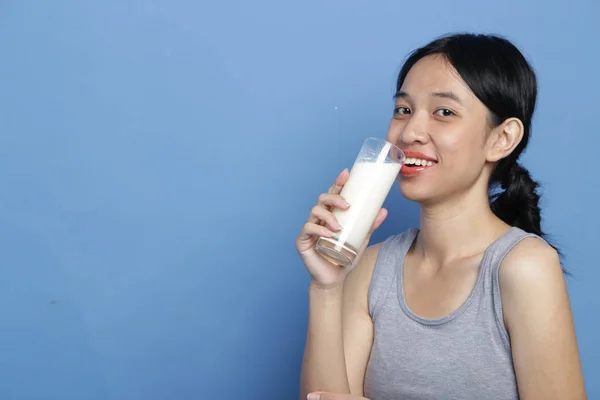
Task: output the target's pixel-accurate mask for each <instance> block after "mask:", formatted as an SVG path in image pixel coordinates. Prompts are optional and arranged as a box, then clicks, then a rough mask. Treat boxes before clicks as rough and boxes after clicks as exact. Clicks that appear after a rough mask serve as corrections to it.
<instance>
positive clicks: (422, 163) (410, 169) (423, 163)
mask: <svg viewBox="0 0 600 400" xmlns="http://www.w3.org/2000/svg"><path fill="white" fill-rule="evenodd" d="M436 164H437V161H431V160H424V159H421V158H412V157H409V158H407V159H406V160H405V161H404V164H403V165H402V168H400V174H401V175H402V176H405V177H411V176H416V175H419V174H420V173H421V172H423V171H425V170H426V169H429V168H431V167H433V166H435V165H436Z"/></svg>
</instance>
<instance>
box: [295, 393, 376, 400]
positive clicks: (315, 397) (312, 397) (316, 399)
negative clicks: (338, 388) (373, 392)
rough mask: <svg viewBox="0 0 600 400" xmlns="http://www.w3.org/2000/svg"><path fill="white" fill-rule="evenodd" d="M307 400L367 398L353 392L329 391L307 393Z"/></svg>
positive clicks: (358, 399)
mask: <svg viewBox="0 0 600 400" xmlns="http://www.w3.org/2000/svg"><path fill="white" fill-rule="evenodd" d="M307 400H369V399H367V398H366V397H361V396H356V395H353V394H342V393H329V392H313V393H309V394H308V397H307Z"/></svg>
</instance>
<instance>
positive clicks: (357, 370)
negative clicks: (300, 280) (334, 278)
mask: <svg viewBox="0 0 600 400" xmlns="http://www.w3.org/2000/svg"><path fill="white" fill-rule="evenodd" d="M378 251H379V245H374V246H371V247H369V248H367V249H366V250H365V252H364V254H363V255H362V257H361V259H360V261H359V263H358V265H357V266H356V267H355V268H354V270H353V271H352V272H351V273H350V274H348V276H347V277H346V280H345V282H344V284H343V287H339V288H338V287H334V288H319V287H316V286H314V285H311V287H310V289H309V321H308V333H307V338H306V346H305V351H304V359H303V362H302V376H301V384H300V386H301V390H300V392H301V393H300V398H301V399H306V396H307V394H308V393H311V392H317V391H326V392H334V393H352V394H356V395H361V396H362V394H363V382H364V375H365V370H366V366H367V361H368V358H369V354H370V351H371V344H372V341H373V324H372V322H371V318H370V316H369V312H368V305H367V292H368V287H369V283H370V279H371V274H372V270H373V266H374V264H375V260H376V257H377V253H378Z"/></svg>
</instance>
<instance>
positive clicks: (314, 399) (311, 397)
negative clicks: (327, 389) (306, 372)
mask: <svg viewBox="0 0 600 400" xmlns="http://www.w3.org/2000/svg"><path fill="white" fill-rule="evenodd" d="M320 398H321V395H320V394H319V393H309V394H308V396H306V400H319V399H320Z"/></svg>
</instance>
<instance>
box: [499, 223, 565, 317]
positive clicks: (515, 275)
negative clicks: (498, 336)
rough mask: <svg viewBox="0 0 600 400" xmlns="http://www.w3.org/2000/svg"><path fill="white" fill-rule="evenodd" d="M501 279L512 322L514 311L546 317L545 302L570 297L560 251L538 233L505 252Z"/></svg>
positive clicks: (506, 311)
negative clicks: (567, 291) (567, 292)
mask: <svg viewBox="0 0 600 400" xmlns="http://www.w3.org/2000/svg"><path fill="white" fill-rule="evenodd" d="M498 279H499V283H500V293H501V296H502V304H503V309H504V314H505V322H507V323H508V324H509V325H510V323H509V322H510V319H512V318H513V317H514V316H515V315H522V314H527V315H530V316H531V318H533V319H535V318H544V316H546V317H547V315H546V314H545V311H544V310H545V306H544V304H546V305H548V304H556V302H557V301H558V302H564V301H568V300H567V299H568V297H567V296H566V283H565V278H564V274H563V271H562V266H561V263H560V257H559V254H558V252H557V251H556V250H555V249H554V248H553V247H552V246H550V244H548V243H547V242H546V241H545V240H543V239H542V238H541V237H539V236H537V235H529V236H527V237H525V238H523V239H522V240H521V241H519V243H518V244H516V245H515V246H514V248H513V249H512V250H511V251H510V252H509V253H508V254H507V255H506V257H505V258H504V260H503V261H502V263H501V265H500V270H499V276H498ZM546 311H547V310H546ZM536 314H537V316H534V315H536ZM530 321H532V320H530ZM507 327H508V326H507Z"/></svg>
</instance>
